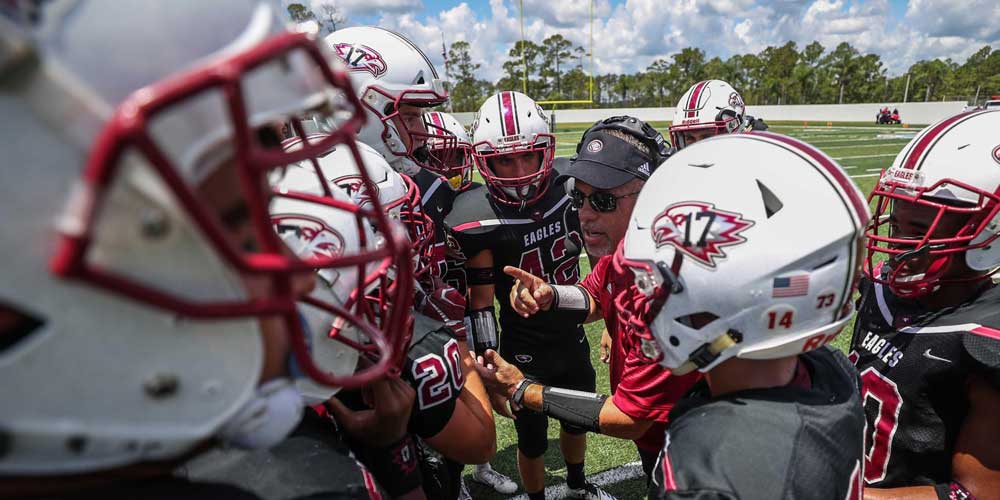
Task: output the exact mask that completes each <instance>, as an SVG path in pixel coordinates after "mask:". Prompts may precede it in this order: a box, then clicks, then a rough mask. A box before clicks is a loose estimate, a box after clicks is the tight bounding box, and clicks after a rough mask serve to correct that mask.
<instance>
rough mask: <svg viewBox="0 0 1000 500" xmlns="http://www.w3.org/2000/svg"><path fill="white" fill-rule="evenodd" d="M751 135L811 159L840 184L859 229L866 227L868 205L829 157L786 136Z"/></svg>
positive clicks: (756, 133) (768, 133) (761, 133)
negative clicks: (803, 154)
mask: <svg viewBox="0 0 1000 500" xmlns="http://www.w3.org/2000/svg"><path fill="white" fill-rule="evenodd" d="M752 135H754V136H758V137H767V138H768V139H771V140H773V141H775V142H780V143H782V144H786V145H788V146H791V147H792V148H794V149H796V150H798V151H801V152H803V153H805V154H806V156H808V157H809V158H812V160H813V161H815V162H816V163H817V164H819V165H820V166H821V167H823V169H825V170H826V172H827V173H828V174H830V177H831V178H833V180H835V181H836V182H837V184H840V188H841V190H842V191H843V192H844V194H845V195H846V196H847V198H848V199H849V200H850V202H851V205H852V206H853V207H854V211H855V212H856V215H857V218H858V221H859V223H860V224H861V227H865V226H867V225H868V216H867V213H868V203H867V202H866V201H865V200H864V198H862V197H861V195H860V194H859V193H858V190H857V189H856V188H855V187H854V183H853V182H851V179H850V178H849V177H848V176H847V174H846V173H845V172H844V171H843V170H842V169H841V168H839V167H838V166H837V165H836V164H835V163H834V162H833V160H831V159H830V158H829V157H827V156H826V155H824V154H823V153H821V152H820V151H819V150H818V149H816V148H814V147H813V146H811V145H809V144H807V143H805V142H802V141H800V140H798V139H793V138H791V137H788V136H784V135H779V134H773V133H770V132H754V133H753V134H752Z"/></svg>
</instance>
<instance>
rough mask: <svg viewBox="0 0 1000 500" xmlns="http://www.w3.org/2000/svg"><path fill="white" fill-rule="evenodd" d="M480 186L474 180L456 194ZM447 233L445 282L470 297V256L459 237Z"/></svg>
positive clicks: (448, 231)
mask: <svg viewBox="0 0 1000 500" xmlns="http://www.w3.org/2000/svg"><path fill="white" fill-rule="evenodd" d="M480 187H482V184H480V183H478V182H472V183H470V184H469V185H468V186H466V187H465V188H464V189H462V190H460V191H458V192H456V193H455V196H456V197H457V196H458V195H459V194H461V193H464V192H465V191H468V190H470V189H477V188H480ZM445 225H447V221H446V222H445ZM446 229H447V228H446ZM445 233H446V234H445V254H444V261H445V274H444V282H445V283H446V284H448V286H450V287H452V288H454V289H455V290H458V293H460V294H461V295H462V296H463V297H465V298H466V299H468V297H469V281H468V278H467V275H466V274H465V261H467V260H469V256H468V255H466V254H465V252H464V251H463V250H462V245H461V244H459V242H458V238H456V237H455V234H454V233H453V232H452V231H450V230H446V231H445Z"/></svg>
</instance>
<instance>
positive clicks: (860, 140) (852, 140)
mask: <svg viewBox="0 0 1000 500" xmlns="http://www.w3.org/2000/svg"><path fill="white" fill-rule="evenodd" d="M798 137H803V136H798ZM816 137H819V136H816ZM908 140H910V139H908V138H905V137H900V138H898V139H876V138H874V137H871V138H862V137H858V138H857V139H833V140H829V141H828V140H826V139H816V140H815V141H816V142H822V143H831V144H833V143H837V142H871V141H880V142H882V143H889V144H892V143H893V141H908ZM810 144H813V143H810ZM813 146H817V145H816V144H813ZM818 147H822V146H818Z"/></svg>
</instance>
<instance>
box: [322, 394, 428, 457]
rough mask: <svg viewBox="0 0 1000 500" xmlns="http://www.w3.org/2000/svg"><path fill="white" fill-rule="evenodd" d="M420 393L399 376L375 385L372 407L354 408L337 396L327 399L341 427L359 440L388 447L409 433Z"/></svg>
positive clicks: (329, 408)
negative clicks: (411, 417) (415, 404)
mask: <svg viewBox="0 0 1000 500" xmlns="http://www.w3.org/2000/svg"><path fill="white" fill-rule="evenodd" d="M415 397H416V392H415V391H414V390H413V388H412V387H410V385H409V384H407V383H406V382H404V381H403V380H401V379H399V378H395V377H393V378H384V379H382V380H379V381H377V382H374V383H373V384H372V401H371V404H372V408H371V409H369V410H361V411H353V410H351V409H350V408H348V407H347V406H344V404H343V403H341V402H340V400H339V399H337V398H336V397H332V398H330V399H329V400H328V401H327V402H326V408H327V410H329V411H330V413H332V414H333V416H334V418H336V419H337V422H338V423H339V424H340V425H341V427H342V428H343V429H344V430H345V431H346V432H347V434H349V435H350V436H351V437H352V438H354V439H355V440H357V441H358V442H360V443H362V444H365V445H367V446H370V447H373V448H380V447H384V446H388V445H389V444H392V443H394V442H396V441H399V440H400V439H401V438H402V437H403V435H404V434H406V426H407V424H408V423H409V421H410V410H411V409H412V408H413V400H414V398H415Z"/></svg>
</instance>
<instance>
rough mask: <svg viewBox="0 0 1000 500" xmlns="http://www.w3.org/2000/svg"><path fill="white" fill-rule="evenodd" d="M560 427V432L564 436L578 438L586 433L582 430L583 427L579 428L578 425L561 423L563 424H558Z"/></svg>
mask: <svg viewBox="0 0 1000 500" xmlns="http://www.w3.org/2000/svg"><path fill="white" fill-rule="evenodd" d="M560 425H561V426H562V431H563V432H565V433H566V434H571V435H573V436H579V435H580V434H586V433H587V429H584V428H583V427H580V426H578V425H573V424H567V423H563V422H560Z"/></svg>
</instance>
